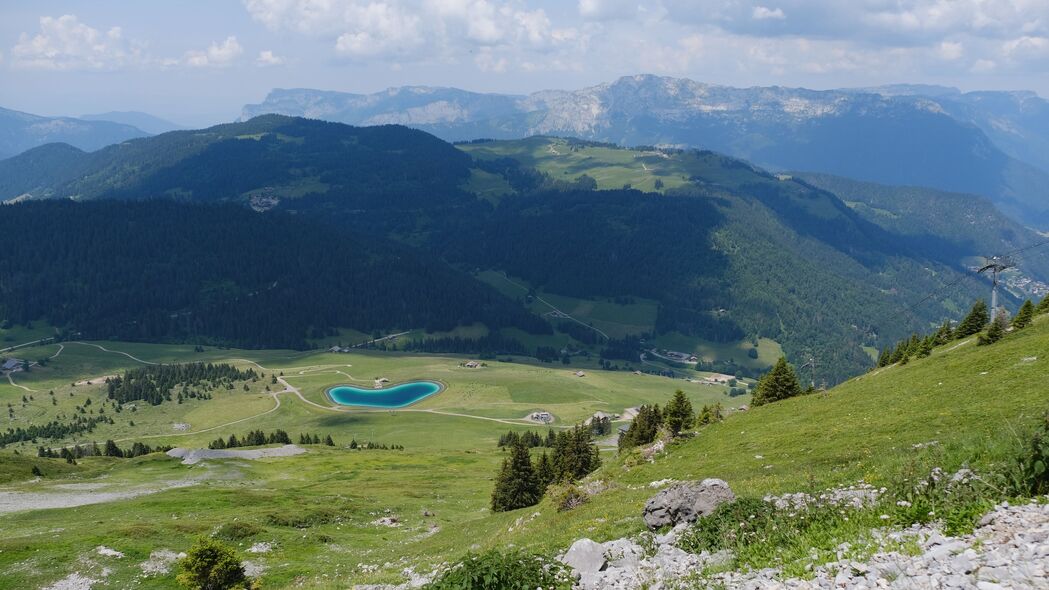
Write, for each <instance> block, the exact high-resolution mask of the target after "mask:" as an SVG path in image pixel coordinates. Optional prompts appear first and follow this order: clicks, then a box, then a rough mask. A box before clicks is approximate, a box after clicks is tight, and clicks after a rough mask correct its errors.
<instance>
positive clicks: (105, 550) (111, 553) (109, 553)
mask: <svg viewBox="0 0 1049 590" xmlns="http://www.w3.org/2000/svg"><path fill="white" fill-rule="evenodd" d="M95 552H96V553H98V554H99V555H101V556H103V557H116V558H117V559H120V558H121V557H124V554H123V553H121V552H119V551H117V550H116V549H110V548H109V547H106V546H105V545H99V546H98V548H97V549H95Z"/></svg>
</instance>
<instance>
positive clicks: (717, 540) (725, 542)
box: [678, 498, 776, 553]
mask: <svg viewBox="0 0 1049 590" xmlns="http://www.w3.org/2000/svg"><path fill="white" fill-rule="evenodd" d="M775 512H776V509H775V508H774V507H773V506H772V505H771V504H769V503H768V502H765V501H763V500H757V499H754V498H738V499H736V500H735V501H733V502H729V503H726V504H722V505H721V506H718V508H717V509H716V510H715V511H714V512H713V513H712V514H710V515H708V516H704V517H702V518H700V519H698V520H696V524H695V525H694V526H693V527H692V528H690V529H689V530H687V531H686V532H685V534H684V535H682V536H681V540H680V541H679V542H678V545H679V546H680V547H681V548H682V549H684V550H686V551H690V552H692V553H700V552H702V551H709V552H711V553H713V552H715V551H720V550H722V549H734V548H736V547H737V546H738V545H740V544H746V543H747V542H748V540H749V539H750V538H752V537H756V536H757V532H758V531H759V530H763V529H764V528H766V526H767V525H768V523H769V522H771V521H772V520H773V519H774V515H775Z"/></svg>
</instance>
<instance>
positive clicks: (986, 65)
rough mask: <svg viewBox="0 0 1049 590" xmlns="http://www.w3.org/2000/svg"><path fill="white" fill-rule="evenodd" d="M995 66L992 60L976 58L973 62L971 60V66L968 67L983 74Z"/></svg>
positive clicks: (996, 65)
mask: <svg viewBox="0 0 1049 590" xmlns="http://www.w3.org/2000/svg"><path fill="white" fill-rule="evenodd" d="M997 67H998V64H996V63H994V61H992V60H989V59H978V60H976V61H975V62H973V65H972V68H970V70H971V71H973V72H975V73H977V74H985V73H987V72H991V71H993V70H994V69H996V68H997Z"/></svg>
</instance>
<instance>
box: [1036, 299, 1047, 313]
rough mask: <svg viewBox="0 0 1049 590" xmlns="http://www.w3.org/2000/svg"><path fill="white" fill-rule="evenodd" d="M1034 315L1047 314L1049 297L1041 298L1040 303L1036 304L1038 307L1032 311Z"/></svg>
mask: <svg viewBox="0 0 1049 590" xmlns="http://www.w3.org/2000/svg"><path fill="white" fill-rule="evenodd" d="M1034 312H1035V314H1036V315H1041V314H1043V313H1049V295H1046V296H1045V297H1043V298H1042V302H1041V303H1039V304H1038V307H1037V308H1035V310H1034Z"/></svg>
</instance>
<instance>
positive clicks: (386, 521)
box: [372, 516, 401, 528]
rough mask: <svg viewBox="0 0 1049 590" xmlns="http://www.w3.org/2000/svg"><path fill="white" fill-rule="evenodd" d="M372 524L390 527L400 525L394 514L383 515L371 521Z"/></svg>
mask: <svg viewBox="0 0 1049 590" xmlns="http://www.w3.org/2000/svg"><path fill="white" fill-rule="evenodd" d="M372 524H374V525H377V526H386V527H391V528H392V527H399V526H401V521H400V519H399V518H397V517H396V516H384V517H382V518H380V519H378V520H375V521H372Z"/></svg>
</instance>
